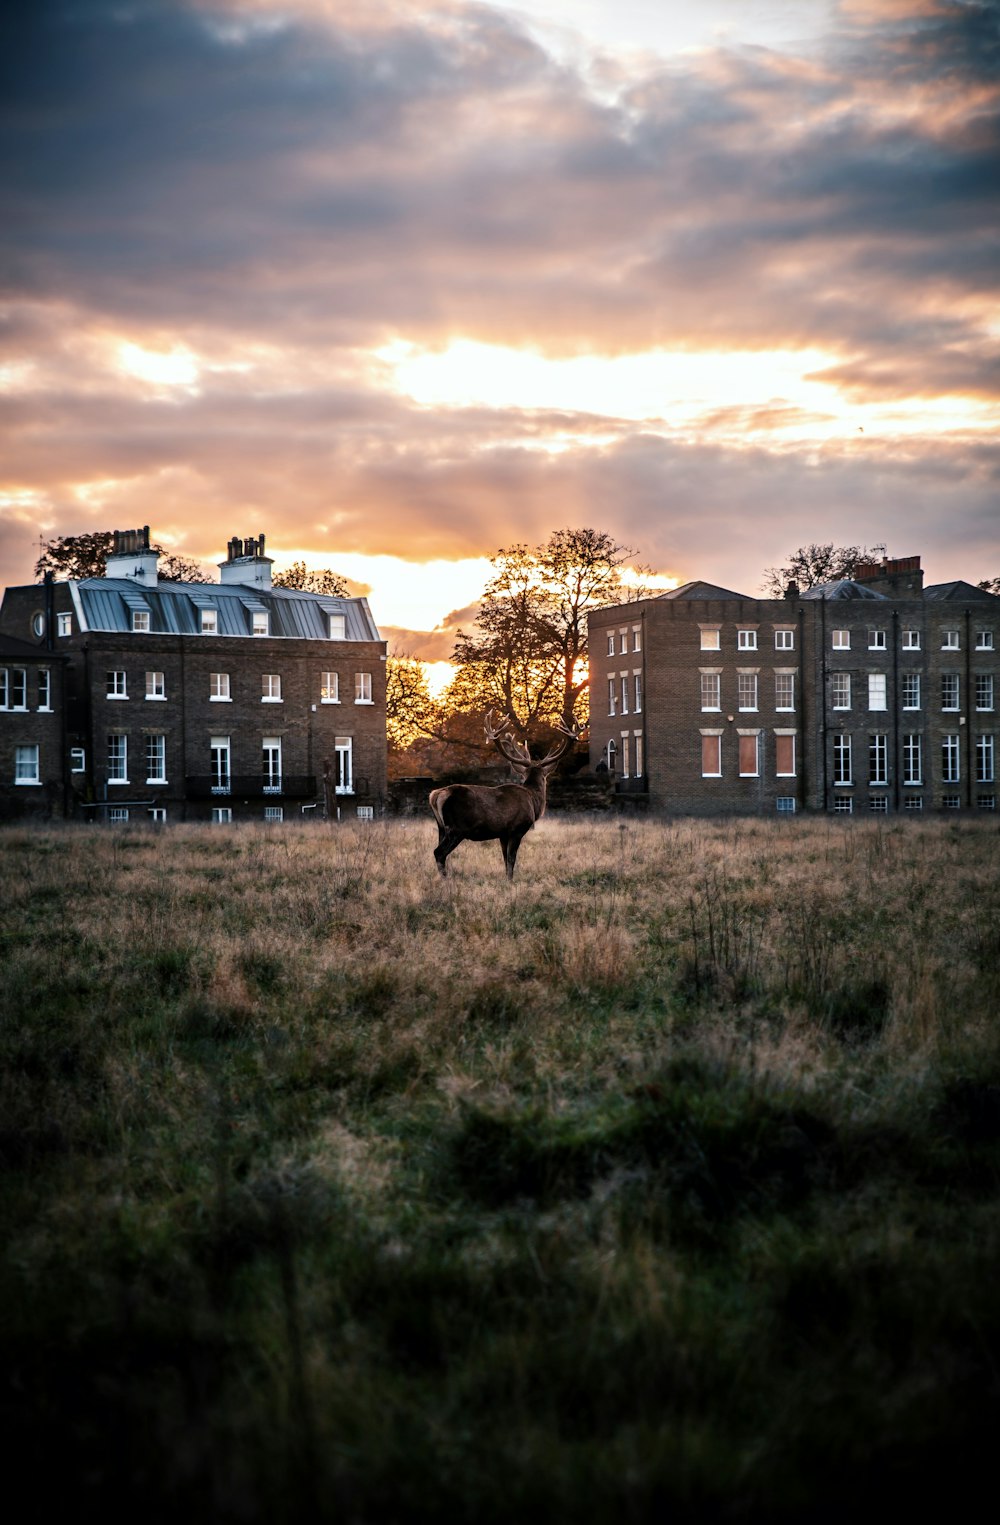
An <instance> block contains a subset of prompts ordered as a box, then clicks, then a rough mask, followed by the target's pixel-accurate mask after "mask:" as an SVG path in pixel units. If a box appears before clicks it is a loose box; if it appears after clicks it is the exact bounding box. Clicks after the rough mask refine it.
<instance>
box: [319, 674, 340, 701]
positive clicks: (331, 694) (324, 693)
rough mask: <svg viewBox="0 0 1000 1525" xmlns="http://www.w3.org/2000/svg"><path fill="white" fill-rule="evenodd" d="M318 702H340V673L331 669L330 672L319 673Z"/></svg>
mask: <svg viewBox="0 0 1000 1525" xmlns="http://www.w3.org/2000/svg"><path fill="white" fill-rule="evenodd" d="M319 702H320V704H339V703H340V674H339V673H336V672H333V671H332V670H331V671H330V672H324V673H321V674H320V680H319Z"/></svg>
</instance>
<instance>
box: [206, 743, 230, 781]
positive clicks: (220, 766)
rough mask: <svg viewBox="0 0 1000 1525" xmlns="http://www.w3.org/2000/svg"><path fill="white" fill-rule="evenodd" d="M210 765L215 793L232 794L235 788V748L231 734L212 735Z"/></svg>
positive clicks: (209, 751) (209, 748) (209, 746)
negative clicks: (233, 747)
mask: <svg viewBox="0 0 1000 1525" xmlns="http://www.w3.org/2000/svg"><path fill="white" fill-rule="evenodd" d="M208 765H209V772H210V774H211V778H212V784H211V790H212V793H213V794H231V793H232V788H233V749H232V740H231V738H230V737H229V736H210V737H209V739H208Z"/></svg>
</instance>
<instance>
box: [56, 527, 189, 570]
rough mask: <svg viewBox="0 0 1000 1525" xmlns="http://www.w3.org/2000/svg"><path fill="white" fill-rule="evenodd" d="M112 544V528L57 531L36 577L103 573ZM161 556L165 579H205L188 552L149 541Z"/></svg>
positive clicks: (151, 547) (160, 564) (151, 548)
mask: <svg viewBox="0 0 1000 1525" xmlns="http://www.w3.org/2000/svg"><path fill="white" fill-rule="evenodd" d="M113 546H114V531H113V530H91V531H90V532H89V533H87V534H84V535H56V536H54V537H53V539H51V540H47V541H46V542H45V544H44V546H43V549H42V554H41V555H40V556H39V558H38V560H37V561H36V562H35V577H36V578H37V579H38V581H39V582H40V581H41V580H42V578H43V577H44V576H45V574H46V572H51V573H52V575H53V577H54V578H56V580H57V581H59V582H79V581H82V580H83V579H84V578H85V577H103V576H104V563H105V561H106V560H107V558H108V557H109V556H110V555H111V551H112V548H113ZM150 550H151V551H156V552H157V553H158V555H159V557H160V562H159V568H158V571H159V575H160V577H162V578H163V580H164V581H165V582H207V581H208V579H207V577H206V574H205V568H204V567H203V566H202V565H201V564H200V563H199V562H197V561H193V560H192V559H191V557H189V556H178V555H175V553H174V552H173V551H165V550H164V548H163V546H162V545H155V544H154V545H150Z"/></svg>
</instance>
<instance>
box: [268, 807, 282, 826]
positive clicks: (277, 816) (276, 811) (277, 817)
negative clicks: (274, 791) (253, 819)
mask: <svg viewBox="0 0 1000 1525" xmlns="http://www.w3.org/2000/svg"><path fill="white" fill-rule="evenodd" d="M284 819H285V807H284V805H265V806H264V820H265V821H270V822H272V823H273V824H276V823H277V822H279V821H283V820H284Z"/></svg>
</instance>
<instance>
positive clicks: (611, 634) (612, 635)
mask: <svg viewBox="0 0 1000 1525" xmlns="http://www.w3.org/2000/svg"><path fill="white" fill-rule="evenodd" d="M614 654H615V633H614V631H613V630H609V631H608V656H609V657H613V656H614Z"/></svg>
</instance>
